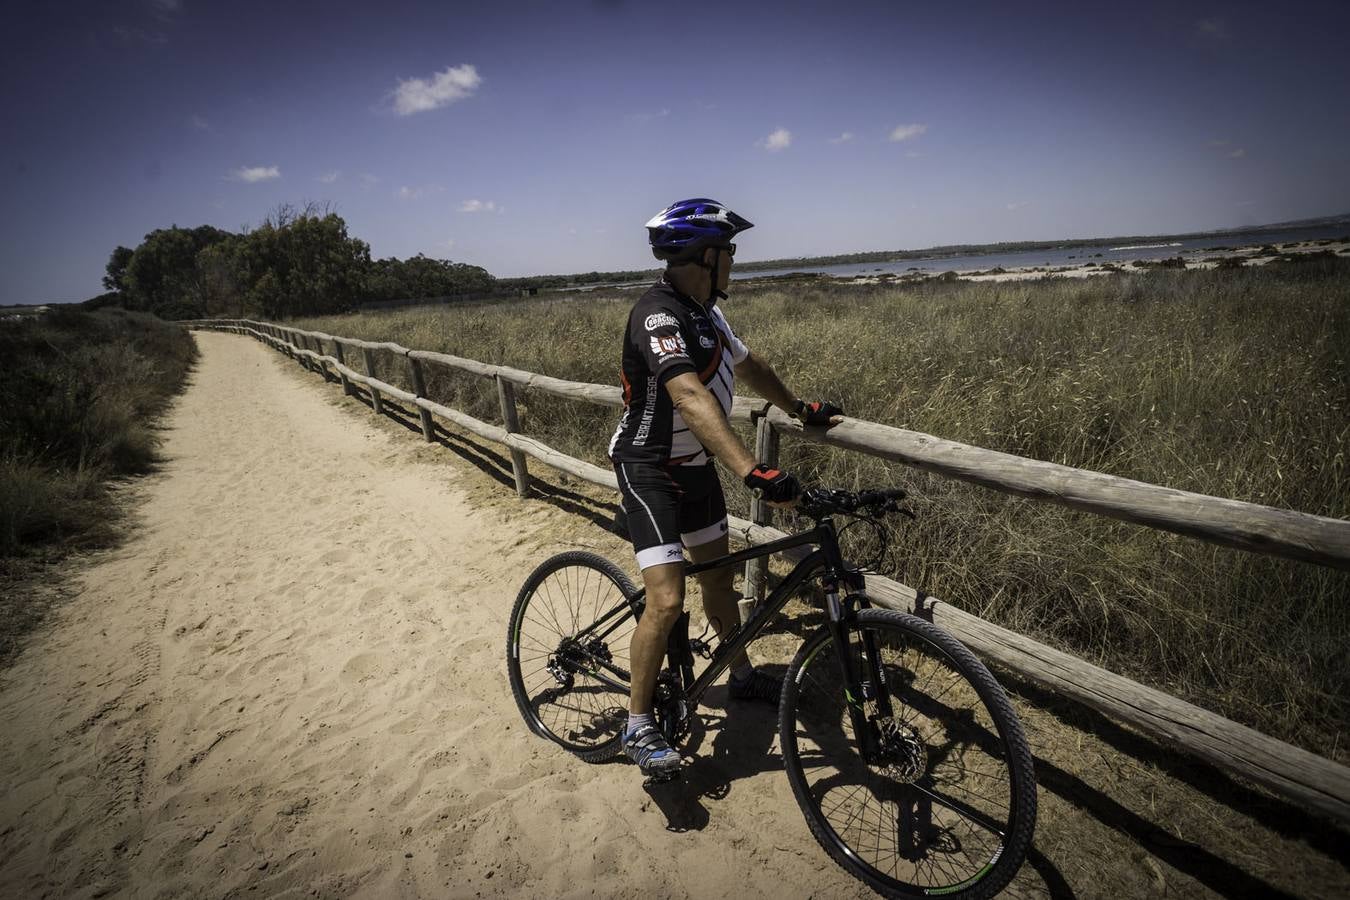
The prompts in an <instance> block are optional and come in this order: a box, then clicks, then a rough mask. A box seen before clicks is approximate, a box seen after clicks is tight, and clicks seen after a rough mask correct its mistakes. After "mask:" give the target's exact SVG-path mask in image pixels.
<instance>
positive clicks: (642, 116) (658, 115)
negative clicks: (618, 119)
mask: <svg viewBox="0 0 1350 900" xmlns="http://www.w3.org/2000/svg"><path fill="white" fill-rule="evenodd" d="M668 115H670V110H669V109H665V108H662V109H658V110H657V111H656V112H640V113H633V114H631V115H630V116H628V119H629V121H632V122H650V121H651V120H652V119H664V118H665V117H666V116H668Z"/></svg>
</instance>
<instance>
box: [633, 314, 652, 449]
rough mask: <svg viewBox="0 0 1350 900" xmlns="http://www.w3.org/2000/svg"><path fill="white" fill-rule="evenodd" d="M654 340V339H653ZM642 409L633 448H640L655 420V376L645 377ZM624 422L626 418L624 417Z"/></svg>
mask: <svg viewBox="0 0 1350 900" xmlns="http://www.w3.org/2000/svg"><path fill="white" fill-rule="evenodd" d="M653 340H654V339H653ZM644 399H645V403H644V404H643V407H642V418H641V419H640V420H639V421H638V429H637V434H635V435H633V446H634V447H642V446H645V445H646V443H647V438H648V437H650V436H651V433H652V420H653V419H655V418H656V376H655V375H649V376H647V393H646V397H645V398H644ZM625 420H626V416H625Z"/></svg>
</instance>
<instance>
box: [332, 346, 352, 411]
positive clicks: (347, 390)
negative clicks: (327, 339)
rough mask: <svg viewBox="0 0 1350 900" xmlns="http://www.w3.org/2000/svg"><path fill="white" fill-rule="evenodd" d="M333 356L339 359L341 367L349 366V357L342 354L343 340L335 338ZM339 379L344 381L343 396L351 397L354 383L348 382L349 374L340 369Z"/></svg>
mask: <svg viewBox="0 0 1350 900" xmlns="http://www.w3.org/2000/svg"><path fill="white" fill-rule="evenodd" d="M333 355H334V356H336V357H337V361H338V363H339V364H340V365H343V366H345V365H347V357H346V356H344V355H343V353H342V339H341V338H333ZM338 377H339V378H341V379H342V394H343V396H346V397H350V396H351V395H352V383H351V382H350V381H348V380H347V373H346V372H344V371H343V370H342V369H338Z"/></svg>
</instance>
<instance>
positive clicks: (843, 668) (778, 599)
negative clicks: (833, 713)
mask: <svg viewBox="0 0 1350 900" xmlns="http://www.w3.org/2000/svg"><path fill="white" fill-rule="evenodd" d="M808 544H817V545H819V547H818V548H817V549H816V550H814V551H812V552H811V553H810V554H809V555H808V556H807V557H806V558H805V559H803V560H802V561H801V562H799V563H797V565H796V566H794V567H793V569H792V571H791V572H789V573H788V574H787V577H786V578H784V579H783V581H782V582H781V583H780V584H779V585H778V587H777V588H775V589H774V590H773V591H772V592H771V593H770V594H769V596H768V597H767V598H766V599H765V601H764V602H763V603H762V604H759V605H757V606H756V607H755V611H754V612H753V613H752V614H751V616H750V618H749V619H748V620H747V621H746V622H744V623H743V624H742V625H740V626H739V627H738V628H737V629H736V630H735V631H734V632H733V633H732V634H731V636H730V637H729V638H728V639H727V641H726V642H724V643H722V644H720V645H719V646H718V648H717V652H716V653H714V654H713V656H712V661H711V665H709V666H708V668H707V669H705V670H704V671H703V673H702V674H701V675H699V676H698V678H695V677H694V670H693V666H694V657H693V652H692V650H691V649H690V646H689V631H688V621H689V619H688V615H689V614H688V613H684V614H682V615H681V616H680V620H679V622H678V623H677V624H676V625H675V627H674V628H673V629H671V634H670V639H669V642H668V644H667V648H666V654H667V657H668V659H669V662H670V665H671V667H672V668H673V669H675V670H676V671H677V672H679V673H680V679H681V686H682V687H683V689H684V697H685V699H686V700H687V701H689V702H690V703H692V704H693V705H694V706H697V705H698V702H699V700H700V699H701V698H702V696H703V694H704V693H705V692H706V691H707V690H708V688H710V687H711V686H712V685H713V683H714V682H715V681H717V679H718V678H719V677H721V675H722V673H723V672H724V671H726V669H727V668H728V667H729V666H730V665H731V660H732V659H734V658H735V657H736V656H737V655H738V654H739V653H740V652H741V651H742V650H744V649H745V648H746V647H747V646H749V644H750V642H751V641H753V640H754V639H755V638H756V637H758V636H759V632H760V631H761V630H763V628H764V626H765V625H766V624H767V623H768V621H769V620H770V619H772V618H773V617H774V616H776V615H777V614H778V613H779V612H780V611H781V610H782V608H783V607H784V606H786V605H787V603H788V601H789V600H790V599H792V597H793V595H794V594H796V592H797V589H798V588H799V587H801V585H802V583H803V582H805V581H806V580H807V579H808V578H810V577H811V576H813V575H815V574H816V573H817V572H818V571H820V570H821V569H824V570H825V571H824V576H823V581H824V584H825V588H826V595H825V599H826V614H827V616H828V624H827V627H828V628H829V629H830V632H831V636H832V637H833V639H834V643H835V647H836V648H837V650H838V653H837V656H838V661H839V666H840V675H841V676H842V677H843V684H844V686H845V696H846V699H847V701H848V708H849V714H850V718H851V719H852V721H853V733H854V734H855V735H858V736H859V737H860V744H861V747H860V749H861V751H862V753H863V756H864V758H866V759H870V758H871V757H872V755H873V752H874V751H875V749H876V735H875V732H874V729H872V728H870V727H868V722H867V717H866V715H865V714H864V711H863V705H862V704H863V701H864V700H873V701H875V702H876V703H877V707H878V711H879V714H880V715H883V716H887V715H890V699H891V698H890V696H889V692H888V691H887V690H886V684H885V679H884V678H882V677H880V671H879V669H877V666H878V655H877V653H876V646H875V641H874V639H873V636H872V635H871V634H870V633H864V634H863V636H862V637H863V653H864V656H865V658H866V659H867V660H869V661H870V662H871V665H872V667H873V668H874V669H876V671H873V672H871V673H868V674H869V675H871V676H872V677H870V678H869V679H867V680H866V681H865V682H864V680H863V678H862V677H861V676H860V673H858V672H856V671H855V670H854V665H853V660H852V658H851V656H850V655H849V653H848V631H847V625H848V622H849V617H850V615H851V614H852V604H851V603H846V602H841V600H840V597H839V587H840V584H841V583H843V584H845V585H846V586H847V587H849V588H852V589H859V590H860V589H861V587H862V584H861V582H860V581H856V582H855V581H854V580H853V579H852V578H851V577H850V576H851V575H853V573H851V572H849V571H848V569H847V567H846V566H845V564H844V558H843V555H842V554H841V552H840V550H839V533H838V531H837V530H836V529H835V526H834V522H833V520H831V519H829V518H825V519H821V520H820V521H819V522H818V523H817V524H816V526H815V527H814V528H812V529H811V530H810V531H804V532H801V533H799V534H793V535H789V536H787V537H785V538H781V539H779V540H776V541H771V542H769V543H767V544H758V545H756V546H753V547H746V548H745V549H744V550H738V551H737V552H735V553H729V554H727V555H726V556H719V557H717V558H716V559H711V560H707V561H705V562H701V563H688V564H686V565H685V569H684V577H686V578H687V577H689V576H690V575H698V574H700V573H702V572H709V571H712V570H713V569H720V568H723V567H725V566H734V565H738V564H740V563H744V562H747V561H749V560H752V559H759V558H760V557H767V556H771V555H773V554H774V553H780V552H782V551H784V550H791V549H792V548H794V547H801V546H804V545H808ZM644 595H645V590H643V589H639V590H638V592H637V593H636V594H634V595H633V597H632V598H631V599H630V600H629V601H628V603H627V604H624V605H621V606H616V607H614V609H612V610H610V611H609V612H607V613H605V614H604V615H603V616H601V617H600V619H598V620H597V621H596V622H595V623H593V624H592V625H591V626H590V627H588V628H586V629H585V630H584V631H582V632H580V633H578V634H577V635H576V637H575V638H574V640H576V641H577V642H578V643H581V642H583V641H584V640H585V639H587V638H589V637H590V636H591V635H592V634H594V636H595V637H596V638H598V639H600V640H603V639H604V638H606V637H608V636H609V635H610V634H611V633H612V632H613V631H614V630H616V629H617V628H618V627H619V626H620V625H621V624H622V623H623V622H624V621H626V618H627V617H626V616H624V615H623V613H626V612H629V611H630V610H631V611H632V612H634V613H636V610H637V608H638V605H639V604H640V603H641V602H642V601H643V597H644ZM606 625H608V627H607V628H606V627H604V626H606ZM600 629H603V630H600ZM595 662H596V663H597V664H598V665H600V666H602V667H603V668H605V669H609V670H610V671H611V672H613V673H614V674H615V675H618V676H619V677H620V678H623V679H629V678H630V677H631V674H630V673H628V672H625V671H623V670H622V669H620V668H619V667H617V666H615V665H613V664H612V663H609V662H605V661H599V660H597V661H595ZM590 674H591V676H592V677H594V678H597V679H598V680H600V681H602V682H604V683H605V684H607V685H609V686H610V687H611V688H613V689H615V690H617V691H621V692H624V693H627V692H628V690H629V686H628V685H627V684H625V683H623V682H621V681H619V680H617V679H613V678H610V677H608V676H606V675H604V674H603V673H601V672H598V671H592V672H591V673H590Z"/></svg>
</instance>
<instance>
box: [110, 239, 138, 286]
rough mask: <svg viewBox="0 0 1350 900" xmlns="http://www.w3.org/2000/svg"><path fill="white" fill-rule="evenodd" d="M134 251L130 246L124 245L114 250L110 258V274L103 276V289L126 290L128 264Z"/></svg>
mask: <svg viewBox="0 0 1350 900" xmlns="http://www.w3.org/2000/svg"><path fill="white" fill-rule="evenodd" d="M134 252H135V251H134V250H132V249H131V248H130V247H122V246H119V247H118V248H117V249H116V250H114V251H113V252H112V256H111V257H110V258H109V259H108V268H107V272H108V274H106V275H104V276H103V289H104V290H105V291H124V290H126V282H125V278H126V273H127V265H128V264H129V263H130V262H131V256H132V254H133V253H134Z"/></svg>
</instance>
